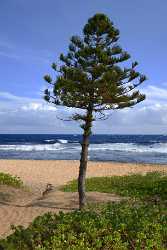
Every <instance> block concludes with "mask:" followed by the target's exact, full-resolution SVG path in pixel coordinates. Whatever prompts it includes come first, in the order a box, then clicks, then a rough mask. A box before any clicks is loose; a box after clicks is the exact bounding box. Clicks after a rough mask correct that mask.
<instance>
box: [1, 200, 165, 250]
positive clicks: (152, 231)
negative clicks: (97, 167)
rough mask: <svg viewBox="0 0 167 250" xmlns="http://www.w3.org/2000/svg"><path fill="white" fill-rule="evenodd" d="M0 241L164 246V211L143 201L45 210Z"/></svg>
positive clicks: (48, 247) (40, 249)
mask: <svg viewBox="0 0 167 250" xmlns="http://www.w3.org/2000/svg"><path fill="white" fill-rule="evenodd" d="M14 230H15V232H14V233H13V234H12V235H10V236H8V237H7V238H6V239H4V240H1V241H0V247H1V248H0V249H3V250H16V249H17V250H57V249H58V250H61V249H66V250H86V249H87V250H88V249H89V250H93V249H101V250H107V249H108V250H109V249H110V250H128V249H131V250H140V249H143V250H144V249H145V250H151V249H152V250H153V249H154V250H165V249H167V214H166V211H165V207H163V206H158V205H156V206H150V205H148V204H146V203H144V202H140V203H138V204H136V203H133V202H132V203H129V202H123V203H119V204H107V205H103V206H97V207H96V208H94V209H93V208H89V209H88V210H86V211H74V212H71V213H67V214H64V213H62V212H61V213H59V215H56V214H51V213H48V214H45V215H44V216H40V217H38V218H36V219H35V220H34V222H33V223H32V224H31V225H30V226H29V227H28V228H27V229H24V228H23V227H21V226H19V227H15V228H14Z"/></svg>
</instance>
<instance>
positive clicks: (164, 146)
mask: <svg viewBox="0 0 167 250" xmlns="http://www.w3.org/2000/svg"><path fill="white" fill-rule="evenodd" d="M48 141H49V142H50V141H52V140H48ZM58 141H59V143H58V142H57V143H53V144H22V145H20V144H19V145H18V144H16V145H14V144H10V145H0V151H62V150H64V151H65V152H70V151H75V150H76V151H78V150H80V149H81V145H80V144H79V143H76V142H75V143H68V141H67V140H60V139H59V140H58ZM89 151H98V152H101V151H103V152H104V151H120V152H136V153H162V154H167V143H154V144H149V145H142V144H136V143H104V144H90V147H89Z"/></svg>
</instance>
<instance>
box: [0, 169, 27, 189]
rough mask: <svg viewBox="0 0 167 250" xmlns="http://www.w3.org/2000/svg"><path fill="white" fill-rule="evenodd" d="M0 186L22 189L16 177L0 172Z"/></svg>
mask: <svg viewBox="0 0 167 250" xmlns="http://www.w3.org/2000/svg"><path fill="white" fill-rule="evenodd" d="M0 185H8V186H12V187H16V188H21V187H23V182H22V180H21V179H20V177H18V176H12V175H10V174H6V173H2V172H0Z"/></svg>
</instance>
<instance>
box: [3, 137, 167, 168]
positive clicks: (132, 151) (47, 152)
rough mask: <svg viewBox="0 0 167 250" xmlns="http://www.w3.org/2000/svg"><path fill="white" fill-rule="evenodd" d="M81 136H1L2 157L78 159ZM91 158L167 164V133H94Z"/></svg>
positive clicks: (91, 140) (91, 142)
mask: <svg viewBox="0 0 167 250" xmlns="http://www.w3.org/2000/svg"><path fill="white" fill-rule="evenodd" d="M81 140H82V136H81V135H60V134H55V135H53V134H46V135H44V134H41V135H34V134H32V135H30V134H23V135H18V134H17V135H14V134H11V135H0V159H39V160H53V159H56V160H78V159H80V151H81V145H80V143H81ZM89 160H91V161H116V162H135V163H156V164H167V135H92V136H91V138H90V147H89Z"/></svg>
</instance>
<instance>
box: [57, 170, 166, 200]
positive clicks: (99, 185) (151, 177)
mask: <svg viewBox="0 0 167 250" xmlns="http://www.w3.org/2000/svg"><path fill="white" fill-rule="evenodd" d="M61 189H62V190H63V191H65V192H75V191H77V181H76V180H74V181H72V182H70V183H69V184H68V185H66V186H64V187H62V188H61ZM86 191H97V192H104V193H116V194H119V195H122V196H129V197H137V198H141V199H142V198H147V197H152V196H158V197H159V198H160V199H161V200H165V199H167V198H166V197H167V175H163V174H162V173H158V172H152V173H147V174H146V175H141V174H133V175H127V176H112V177H94V178H88V179H87V180H86Z"/></svg>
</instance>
